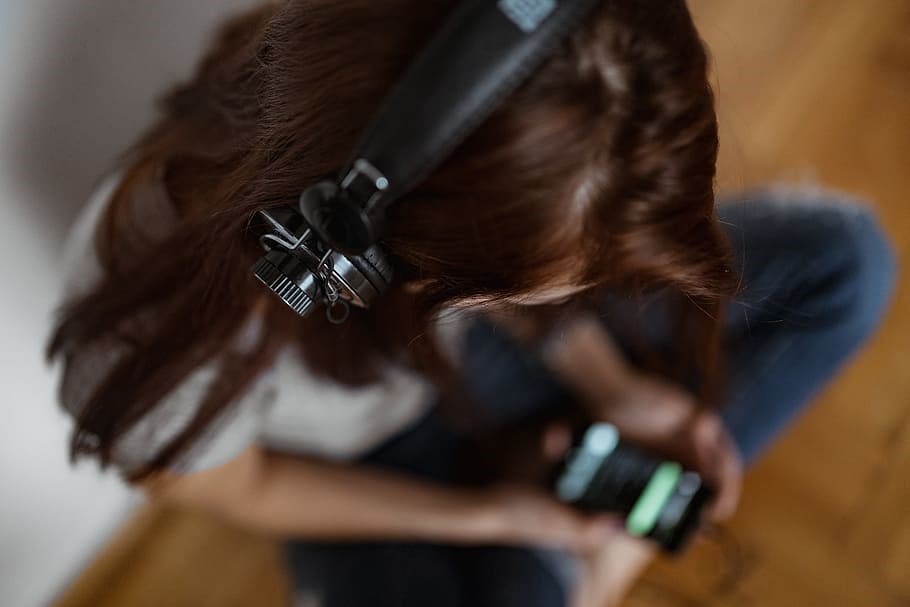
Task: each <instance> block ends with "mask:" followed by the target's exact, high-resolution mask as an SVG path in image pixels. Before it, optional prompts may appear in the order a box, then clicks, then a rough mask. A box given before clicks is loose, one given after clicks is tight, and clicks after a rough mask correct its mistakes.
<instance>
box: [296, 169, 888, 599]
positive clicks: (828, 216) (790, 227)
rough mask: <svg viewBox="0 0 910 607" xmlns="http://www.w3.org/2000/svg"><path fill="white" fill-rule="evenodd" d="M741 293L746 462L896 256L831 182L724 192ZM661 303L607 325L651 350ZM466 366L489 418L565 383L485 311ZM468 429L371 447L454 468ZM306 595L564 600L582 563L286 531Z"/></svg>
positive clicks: (856, 332)
mask: <svg viewBox="0 0 910 607" xmlns="http://www.w3.org/2000/svg"><path fill="white" fill-rule="evenodd" d="M717 210H718V215H719V217H720V219H721V221H722V222H723V225H724V227H725V229H726V230H727V233H728V235H729V238H730V240H731V243H732V245H733V248H734V252H735V256H736V264H737V267H736V269H737V271H738V272H739V274H740V276H741V278H742V281H743V286H744V288H743V292H742V293H741V295H740V296H739V297H737V298H736V300H735V301H733V302H731V304H730V307H729V309H728V310H727V315H726V320H725V325H724V339H725V341H726V345H727V352H728V370H729V378H728V384H727V394H728V398H727V401H726V402H725V406H724V407H723V409H722V417H723V420H724V422H725V423H726V425H727V427H728V428H729V430H730V432H731V434H732V436H733V438H734V439H735V441H736V443H737V445H738V447H739V449H740V450H741V452H742V454H743V457H744V459H745V461H746V462H747V464H748V463H752V462H754V461H755V460H756V458H757V457H759V456H760V454H761V453H762V451H763V450H764V449H766V448H767V447H768V446H769V445H770V444H771V443H772V441H773V439H774V438H775V437H776V436H777V435H778V434H779V433H780V432H781V431H782V430H783V429H784V428H785V427H786V426H787V425H788V424H789V423H790V422H791V421H792V420H793V419H794V417H795V416H796V415H797V414H798V413H799V412H800V411H801V410H802V409H803V407H805V406H806V405H807V404H808V403H809V402H811V401H812V397H813V396H814V395H815V394H816V393H817V392H818V391H819V390H820V389H821V388H822V387H823V386H824V385H826V383H827V382H828V381H829V380H830V379H831V378H832V376H833V375H834V374H835V373H836V371H837V370H838V369H839V368H840V367H841V366H842V365H843V364H844V362H845V361H846V360H847V359H848V358H849V357H850V356H851V355H852V354H853V353H854V352H856V351H857V349H858V348H859V347H860V346H861V345H862V344H863V343H864V342H865V340H866V339H867V338H868V337H869V335H870V334H871V333H872V332H873V330H874V329H875V328H876V327H877V325H878V323H879V321H880V318H881V316H882V314H883V313H884V311H885V309H886V306H887V303H888V301H889V299H890V295H891V292H892V290H893V286H894V282H895V274H896V269H895V259H894V255H893V252H892V250H891V247H890V245H889V244H888V241H887V239H886V238H885V236H884V234H883V232H882V230H881V228H880V227H879V226H878V224H877V222H876V220H875V219H874V216H873V215H872V214H871V213H870V211H869V210H868V209H867V208H866V207H865V206H864V204H863V202H862V201H858V200H855V199H851V198H849V197H847V196H845V195H843V194H839V193H835V192H830V191H819V190H816V191H809V190H797V189H793V188H790V189H787V188H785V187H782V186H775V187H770V188H762V189H756V190H752V191H748V192H745V193H742V194H739V195H737V196H736V197H734V198H730V199H726V200H722V201H719V203H718V207H717ZM664 303H665V302H664V301H663V300H661V299H660V297H659V296H656V297H655V298H653V299H652V300H649V301H646V302H644V305H643V306H642V305H641V304H642V302H640V301H637V302H634V303H633V302H631V301H630V300H628V299H624V298H621V297H617V298H615V299H610V300H609V301H605V302H604V305H603V310H602V312H603V316H604V318H605V319H606V320H605V324H606V325H607V328H608V329H610V330H611V333H613V334H614V336H616V340H617V343H618V345H619V346H620V348H621V349H623V351H624V352H625V353H626V355H627V356H628V357H629V358H630V360H631V362H632V363H633V364H634V362H635V356H636V353H635V350H634V349H633V348H632V347H631V344H630V343H628V342H626V341H624V340H623V338H622V336H621V334H622V331H620V330H618V329H619V328H621V327H622V326H626V325H627V324H628V323H629V322H633V321H634V320H635V319H636V318H638V319H639V320H641V321H643V322H641V325H642V326H643V327H646V329H647V332H646V340H647V342H648V343H649V344H650V345H651V346H652V347H653V348H655V349H656V350H657V351H660V350H662V349H667V348H668V347H669V345H670V343H671V342H670V331H669V323H668V319H667V313H666V311H667V310H666V308H665V307H664ZM465 345H466V348H465V357H466V358H465V359H464V360H463V371H464V374H465V377H466V380H467V381H468V382H469V383H470V386H471V389H472V391H473V392H474V393H475V394H476V395H477V396H478V397H479V398H480V399H481V400H482V401H483V402H485V403H487V404H488V406H489V407H490V412H491V418H493V419H497V420H504V419H510V418H518V417H521V416H522V415H525V414H527V413H530V412H532V411H534V410H535V409H537V408H538V407H540V406H544V405H545V404H546V403H553V402H554V401H558V397H559V396H560V395H567V393H566V392H565V387H564V386H562V385H561V384H560V383H559V382H558V381H556V379H555V378H554V377H553V376H552V375H550V374H549V373H548V372H547V371H546V369H545V368H544V367H543V366H542V365H541V363H540V362H539V360H538V359H536V358H535V357H534V356H532V355H530V354H528V353H526V352H524V351H522V350H521V349H520V348H518V347H517V346H516V345H515V344H514V343H513V342H511V341H509V340H508V339H507V338H506V337H505V336H503V335H502V334H501V333H499V332H494V331H492V328H491V325H490V324H489V323H487V322H484V321H482V320H480V321H478V322H477V323H475V324H474V325H472V326H471V327H470V328H469V330H468V332H467V335H466V343H465ZM460 440H462V439H461V438H460V437H459V436H458V435H457V434H455V433H453V432H452V431H451V430H450V429H449V428H448V427H447V426H446V424H445V423H444V422H442V421H441V420H440V418H439V417H438V416H437V415H435V414H434V412H433V411H432V410H431V411H430V412H429V413H428V414H427V415H425V416H424V417H423V418H422V419H420V420H418V421H417V422H415V423H413V424H412V425H411V426H410V427H409V428H407V429H405V430H404V431H402V432H401V433H399V434H398V435H396V436H395V437H393V438H392V439H390V440H389V441H387V442H386V443H384V444H382V445H380V446H379V447H377V448H376V449H373V450H372V451H370V452H369V453H367V454H366V455H364V456H363V457H362V458H361V459H360V460H359V461H360V462H361V463H363V464H365V465H371V466H381V467H386V468H391V469H395V470H399V471H402V472H404V473H408V474H413V475H417V476H421V477H424V478H431V479H436V480H439V481H443V482H445V481H447V480H449V479H450V478H451V472H452V461H453V456H454V453H455V450H456V448H457V446H458V444H459V441H460ZM286 554H287V558H288V563H289V566H290V570H291V572H292V575H293V577H294V583H295V587H296V588H297V591H298V593H299V596H300V597H301V598H300V603H299V604H300V605H304V606H305V605H308V603H306V602H305V601H304V600H303V598H302V597H304V596H305V595H307V594H308V593H309V594H312V595H313V596H314V597H318V598H319V601H318V602H316V603H313V604H314V605H319V606H320V607H361V606H370V607H393V606H394V607H412V606H414V607H418V606H419V607H424V606H427V605H433V606H435V607H449V606H452V607H454V606H471V607H485V606H487V605H489V606H491V607H492V606H496V607H512V606H515V607H518V606H520V607H561V606H563V605H564V604H565V603H566V597H567V593H568V591H569V588H570V586H571V584H572V583H573V577H574V575H576V573H575V569H574V567H573V558H572V556H571V555H569V554H567V553H564V552H562V551H558V550H546V549H536V548H525V547H514V546H493V545H490V546H452V545H443V544H434V543H420V542H356V543H316V542H309V541H290V542H287V543H286Z"/></svg>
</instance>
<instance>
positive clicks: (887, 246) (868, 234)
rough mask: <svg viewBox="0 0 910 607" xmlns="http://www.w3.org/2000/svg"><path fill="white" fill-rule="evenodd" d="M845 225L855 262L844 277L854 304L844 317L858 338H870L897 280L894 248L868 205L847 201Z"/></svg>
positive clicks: (846, 324)
mask: <svg viewBox="0 0 910 607" xmlns="http://www.w3.org/2000/svg"><path fill="white" fill-rule="evenodd" d="M841 212H842V214H843V222H844V225H845V229H846V234H845V240H844V243H843V246H844V247H848V248H849V250H850V251H851V254H852V260H853V261H852V263H851V264H850V267H849V271H848V272H847V273H846V274H845V277H844V280H845V281H847V282H849V290H850V291H851V292H852V293H853V297H852V305H851V307H850V310H849V313H848V314H847V315H846V316H845V318H844V323H845V327H844V329H845V330H847V329H848V328H849V329H850V330H852V332H853V335H854V337H855V339H856V340H857V341H862V340H864V339H865V338H867V337H868V336H869V335H870V334H871V333H872V332H873V331H874V330H875V329H876V328H877V327H878V325H879V323H880V321H881V318H882V316H883V315H884V314H885V312H886V310H887V307H888V303H889V302H890V300H891V296H892V294H893V292H894V289H895V286H896V282H897V272H898V269H897V259H896V255H895V252H894V249H893V247H892V245H891V243H890V241H889V239H888V236H887V235H886V234H885V232H884V230H883V229H882V227H881V225H880V223H879V222H878V220H877V218H876V217H875V214H874V213H873V211H872V210H871V209H870V208H869V207H867V206H865V205H857V204H849V205H844V206H843V210H842V211H841Z"/></svg>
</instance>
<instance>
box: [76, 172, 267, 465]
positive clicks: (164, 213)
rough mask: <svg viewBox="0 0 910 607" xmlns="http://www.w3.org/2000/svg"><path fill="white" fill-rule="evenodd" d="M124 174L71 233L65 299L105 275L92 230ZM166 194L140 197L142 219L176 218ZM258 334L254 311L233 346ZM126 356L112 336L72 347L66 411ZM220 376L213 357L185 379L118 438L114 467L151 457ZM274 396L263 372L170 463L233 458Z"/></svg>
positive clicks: (95, 197)
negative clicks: (166, 202) (165, 201)
mask: <svg viewBox="0 0 910 607" xmlns="http://www.w3.org/2000/svg"><path fill="white" fill-rule="evenodd" d="M121 177H122V173H121V172H120V171H117V172H113V173H110V174H108V175H106V176H105V177H104V178H103V179H102V180H101V182H100V184H99V185H98V187H97V188H96V190H95V191H94V192H93V193H92V195H91V196H90V198H89V200H88V201H87V203H86V205H85V206H84V208H83V209H82V211H81V212H80V213H79V215H78V216H77V219H76V221H75V222H74V224H73V225H72V227H71V228H70V231H69V232H68V234H67V237H66V240H65V243H64V247H63V255H64V258H63V260H62V267H63V271H64V279H63V292H62V294H61V301H65V300H68V299H71V298H74V297H78V296H81V295H83V294H84V293H86V292H88V291H89V290H90V289H91V288H92V287H93V286H94V285H95V284H96V283H97V281H99V280H100V279H101V277H102V276H103V269H102V268H101V265H100V263H99V261H98V258H97V255H96V252H95V238H94V236H95V232H96V227H97V225H98V223H99V221H100V219H101V217H102V216H103V214H104V211H105V209H106V208H107V204H108V203H109V202H110V199H111V197H112V195H113V193H114V191H115V189H116V187H117V185H118V184H119V180H120V178H121ZM159 194H160V193H159ZM162 200H163V198H162V197H161V196H160V195H146V196H137V197H136V200H135V201H134V207H133V208H132V209H131V211H133V212H136V213H140V214H141V217H143V219H145V218H148V219H149V220H150V221H151V224H150V225H157V226H158V227H159V228H161V227H162V226H164V225H165V224H166V222H168V221H170V220H171V217H170V216H169V213H170V212H171V210H169V209H167V208H163V207H162V205H161V201H162ZM156 222H157V224H156ZM257 333H258V321H257V318H256V317H255V316H251V317H250V319H249V320H248V322H247V323H246V325H244V326H243V327H241V328H240V330H239V331H238V334H237V340H236V342H235V344H236V345H237V346H239V347H243V346H244V344H247V343H248V342H249V341H250V340H253V339H255V337H256V335H257ZM123 354H124V351H123V349H122V347H121V346H118V345H117V344H116V343H113V342H107V343H104V342H97V343H94V344H92V346H91V347H86V348H83V349H81V350H80V351H78V352H75V353H74V352H70V353H67V354H66V355H65V356H64V360H63V365H62V366H63V369H62V371H61V377H60V390H59V398H60V403H61V404H62V405H63V408H64V410H65V411H67V412H69V413H70V414H71V415H73V416H76V415H78V414H79V412H81V410H82V408H83V406H84V405H85V404H86V401H87V399H88V398H89V397H90V396H91V393H92V391H93V390H94V388H95V387H96V386H97V385H98V383H99V382H100V381H101V380H103V379H104V378H105V377H106V376H107V374H108V373H109V372H110V371H111V370H112V369H113V368H114V366H115V365H116V364H117V362H118V360H119V359H120V358H121V357H122V356H123ZM217 374H218V363H217V361H216V360H210V361H207V362H206V363H204V364H203V365H201V366H199V367H198V368H196V369H195V370H194V371H193V372H191V373H190V374H189V375H188V376H187V377H185V378H184V379H183V380H182V381H181V382H180V383H179V384H178V385H177V386H176V387H175V388H174V389H173V390H172V391H171V392H169V393H168V394H167V395H166V396H165V397H164V398H163V399H162V401H160V402H159V403H158V404H157V405H156V406H155V407H154V408H153V409H152V410H151V411H150V412H149V413H147V414H146V415H145V416H144V417H143V418H141V419H140V420H139V421H138V422H137V423H136V424H135V425H134V426H133V427H131V428H130V430H129V431H128V432H127V433H125V434H124V435H123V436H122V437H121V438H120V439H119V440H118V441H117V442H116V444H115V445H114V447H113V454H112V455H113V458H112V459H113V463H114V465H115V466H116V467H117V468H119V469H120V470H122V471H124V472H126V473H129V472H130V471H133V470H135V469H136V468H138V467H139V466H141V465H142V464H144V463H146V462H148V461H150V459H151V458H152V457H153V456H154V455H155V454H157V453H158V451H159V450H160V449H161V448H162V447H163V446H164V445H166V444H167V442H168V441H169V440H170V439H172V438H173V437H175V436H177V434H178V433H179V432H180V431H181V430H182V429H184V428H185V427H186V424H187V423H189V422H190V420H191V419H192V418H193V416H194V414H195V412H196V411H197V409H198V406H199V405H200V404H201V403H202V400H203V398H204V396H205V394H206V391H207V390H208V387H209V386H210V385H211V383H212V382H213V381H214V380H215V378H216V377H217ZM273 395H274V385H273V377H272V374H271V373H269V372H266V373H263V374H261V375H260V376H259V377H258V378H257V379H256V380H254V382H253V384H252V385H251V386H249V387H248V388H247V390H246V391H245V392H244V393H243V394H242V395H241V396H240V397H238V398H237V399H236V400H235V401H234V402H232V403H231V404H230V405H229V406H228V407H227V408H226V410H225V411H224V412H223V413H222V414H221V415H219V417H218V418H217V419H216V420H215V422H214V423H213V424H211V425H210V426H209V427H208V428H207V429H206V430H205V431H204V432H203V433H202V434H201V435H200V436H199V437H198V438H197V440H195V441H194V443H193V445H192V446H191V447H190V448H189V449H188V450H187V451H186V452H185V453H184V455H183V456H182V457H180V458H178V459H177V460H176V461H175V462H174V463H173V464H172V466H171V468H172V469H173V471H176V472H182V473H186V472H194V471H199V470H203V469H206V468H211V467H214V466H218V465H220V464H223V463H226V462H227V461H229V460H231V459H233V458H234V457H235V456H236V455H238V454H239V453H240V452H241V451H243V450H244V449H245V448H246V447H247V446H249V445H250V444H251V443H252V442H254V441H255V439H256V436H257V434H258V432H259V428H260V426H261V421H262V418H263V416H264V415H265V408H266V407H267V405H268V403H269V402H270V400H271V398H273Z"/></svg>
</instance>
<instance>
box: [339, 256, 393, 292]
mask: <svg viewBox="0 0 910 607" xmlns="http://www.w3.org/2000/svg"><path fill="white" fill-rule="evenodd" d="M347 259H348V261H350V262H351V265H353V266H354V267H355V268H357V270H359V271H360V273H361V274H363V275H364V276H366V278H367V280H369V281H370V284H372V285H373V287H375V288H376V291H377V292H378V293H379V294H380V295H381V294H383V293H385V292H386V291H387V290H388V288H389V284H390V283H391V282H392V267H391V264H389V262H388V260H387V259H386V258H385V255H384V254H383V253H382V251H381V250H380V249H379V247H378V246H377V245H373V246H371V247H370V248H369V249H367V250H366V251H364V252H363V254H362V255H351V256H349V257H348V258H347Z"/></svg>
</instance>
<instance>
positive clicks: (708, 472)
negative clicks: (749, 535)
mask: <svg viewBox="0 0 910 607" xmlns="http://www.w3.org/2000/svg"><path fill="white" fill-rule="evenodd" d="M692 437H693V441H694V443H695V453H696V458H697V460H698V470H699V472H700V473H701V474H702V475H703V476H704V477H705V480H706V481H707V482H708V483H709V484H710V485H711V486H712V487H713V488H714V491H715V495H714V498H713V499H712V500H711V502H710V503H709V504H708V506H707V508H706V510H705V511H706V515H707V517H708V518H709V519H710V520H712V521H714V522H720V521H723V520H726V519H728V518H730V517H731V516H732V515H733V513H734V512H735V511H736V507H737V505H738V504H739V496H740V492H741V487H742V474H743V472H742V458H741V456H740V455H739V451H738V449H737V447H736V445H735V444H734V443H733V440H732V439H731V438H730V435H729V433H728V432H727V429H726V428H725V426H724V425H723V422H722V421H721V419H720V418H719V417H718V416H717V415H716V414H714V413H712V412H704V413H701V414H699V416H698V418H697V419H696V420H695V421H694V423H693V427H692Z"/></svg>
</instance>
